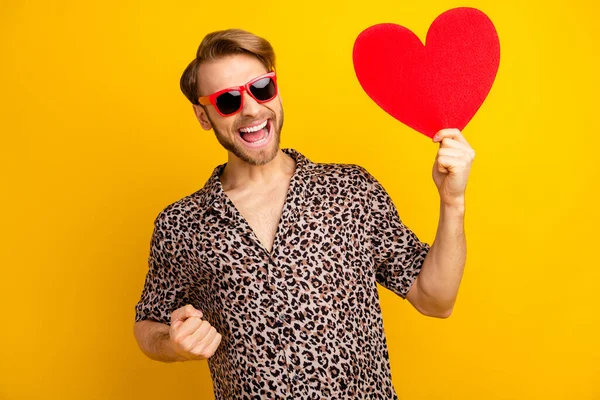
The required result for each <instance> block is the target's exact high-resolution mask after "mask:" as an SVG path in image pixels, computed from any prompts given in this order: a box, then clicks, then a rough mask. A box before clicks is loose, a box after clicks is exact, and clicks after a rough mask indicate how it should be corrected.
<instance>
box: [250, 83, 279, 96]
mask: <svg viewBox="0 0 600 400" xmlns="http://www.w3.org/2000/svg"><path fill="white" fill-rule="evenodd" d="M250 91H251V92H252V95H253V96H254V97H255V98H256V99H257V100H259V101H268V100H271V99H272V98H273V97H275V94H276V93H277V88H276V86H275V81H273V79H271V78H263V79H260V80H258V81H256V82H254V83H253V84H252V85H251V86H250Z"/></svg>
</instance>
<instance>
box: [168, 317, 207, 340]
mask: <svg viewBox="0 0 600 400" xmlns="http://www.w3.org/2000/svg"><path fill="white" fill-rule="evenodd" d="M203 323H207V324H208V322H207V321H202V320H201V319H200V318H198V317H190V318H188V319H186V320H185V322H183V323H181V324H180V325H179V326H178V327H177V328H175V329H174V330H173V336H174V337H175V338H177V339H180V340H183V339H185V338H187V337H188V336H191V335H192V334H193V333H194V332H196V331H197V330H198V328H200V326H201V325H202V324H203Z"/></svg>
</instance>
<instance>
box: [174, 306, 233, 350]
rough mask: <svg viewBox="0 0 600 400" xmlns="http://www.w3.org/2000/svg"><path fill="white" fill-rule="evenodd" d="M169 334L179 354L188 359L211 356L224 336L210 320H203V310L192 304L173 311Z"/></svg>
mask: <svg viewBox="0 0 600 400" xmlns="http://www.w3.org/2000/svg"><path fill="white" fill-rule="evenodd" d="M169 336H170V340H171V342H172V344H173V348H174V349H175V351H176V352H177V354H179V355H180V356H182V357H184V358H185V359H186V360H204V359H206V358H210V357H211V356H212V355H213V354H214V353H215V351H216V350H217V347H219V344H220V343H221V338H222V336H221V334H220V333H218V332H217V330H216V329H215V328H214V327H213V326H212V325H211V324H210V323H209V322H208V321H203V320H202V311H200V310H196V309H195V308H194V307H193V306H192V305H190V304H188V305H186V306H183V307H181V308H178V309H177V310H175V311H173V312H172V313H171V328H170V330H169Z"/></svg>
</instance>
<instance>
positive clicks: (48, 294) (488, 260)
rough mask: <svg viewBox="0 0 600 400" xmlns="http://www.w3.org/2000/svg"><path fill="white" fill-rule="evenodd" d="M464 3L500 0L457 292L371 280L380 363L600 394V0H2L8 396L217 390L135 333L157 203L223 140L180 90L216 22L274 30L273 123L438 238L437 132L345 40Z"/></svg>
mask: <svg viewBox="0 0 600 400" xmlns="http://www.w3.org/2000/svg"><path fill="white" fill-rule="evenodd" d="M225 3H228V2H225ZM457 6H472V7H476V8H479V9H481V10H482V11H484V12H486V13H487V14H488V15H489V16H490V18H491V19H492V21H493V22H494V23H495V25H496V28H497V30H498V32H499V35H500V39H501V49H502V57H501V64H500V70H499V73H498V77H497V80H496V82H495V84H494V87H493V88H492V91H491V93H490V96H489V97H488V99H487V100H486V102H485V103H484V104H483V106H482V108H481V109H480V112H479V113H478V114H477V115H476V116H475V118H474V119H473V121H472V122H471V124H469V126H467V128H465V130H464V134H465V136H466V137H467V139H468V140H469V141H470V143H471V145H472V146H473V148H474V149H475V150H476V152H477V157H476V159H475V162H474V164H473V168H472V173H471V178H470V181H469V186H468V190H467V217H466V231H467V242H468V262H467V268H466V272H465V276H464V279H463V282H462V286H461V289H460V292H459V298H458V301H457V304H456V307H455V310H454V313H453V315H452V316H451V317H450V318H449V319H447V320H438V319H432V318H426V317H423V316H422V315H420V314H418V312H417V311H416V310H414V309H412V308H411V307H410V304H409V303H408V302H403V301H402V300H401V299H400V298H399V297H397V296H395V295H394V294H392V293H391V292H389V291H387V290H385V289H383V288H381V290H380V293H381V301H382V307H383V314H384V321H385V325H386V332H387V335H388V340H389V348H390V358H391V365H392V374H393V380H394V385H395V387H396V390H397V392H398V395H399V396H400V398H401V399H404V400H424V399H428V400H429V399H457V400H458V399H461V400H462V399H488V400H496V399H498V400H499V399H523V400H530V399H545V400H550V399H578V400H581V399H600V367H599V364H600V349H599V347H600V345H599V343H600V329H599V328H600V313H599V312H598V308H599V306H600V300H599V299H598V294H599V292H600V290H599V289H600V287H599V282H600V272H598V270H599V268H600V267H599V264H600V263H598V244H597V241H598V224H599V223H600V215H599V212H598V205H599V201H598V198H597V196H598V184H599V183H600V180H599V179H598V172H597V171H598V160H599V159H600V156H599V150H598V127H597V119H598V115H599V114H598V111H597V106H598V91H599V89H600V88H599V85H598V78H597V73H598V71H600V63H599V60H598V50H599V49H598V40H599V39H600V31H599V28H598V26H599V24H598V22H597V20H598V18H600V12H599V6H598V3H597V2H593V1H576V0H570V1H566V0H565V1H530V2H523V1H521V0H511V1H502V2H500V1H492V0H487V1H484V0H481V1H468V2H456V1H445V0H438V1H387V2H383V1H377V0H371V1H355V2H341V1H338V2H327V1H323V0H319V1H313V0H311V1H303V2H286V3H284V2H282V1H262V2H232V4H230V5H227V6H224V5H223V4H222V3H221V2H215V1H186V2H177V1H166V2H165V1H124V0H122V1H115V0H105V1H92V2H87V1H86V2H84V1H63V2H51V1H27V2H25V1H16V0H12V1H11V0H9V1H6V0H4V1H3V2H2V3H1V5H0V12H1V16H0V41H1V49H2V51H1V60H2V61H1V63H0V72H1V73H0V87H1V93H2V95H1V97H0V113H1V114H0V115H1V125H0V131H1V132H2V145H1V146H0V151H1V157H0V163H1V171H2V172H1V173H2V176H1V182H2V238H1V243H2V248H1V252H2V253H1V254H0V256H1V260H2V278H1V279H0V299H1V301H2V304H1V305H2V310H3V318H2V320H3V323H2V328H1V329H0V348H1V349H2V350H0V353H1V354H0V398H2V399H163V398H165V396H169V397H168V398H172V399H179V398H182V399H183V398H185V399H211V398H212V387H211V380H210V376H209V371H208V368H207V364H206V362H195V363H178V364H161V363H157V362H153V361H150V360H149V359H147V358H145V356H143V354H142V353H141V352H140V351H139V349H138V348H137V345H136V342H135V341H134V337H133V333H132V326H133V320H134V305H135V303H136V302H137V300H138V299H139V295H140V293H141V289H142V285H143V279H144V276H145V274H146V269H147V265H146V259H147V256H148V251H149V240H150V235H151V232H152V222H153V219H154V217H155V216H156V215H157V214H158V212H159V211H160V210H161V209H162V208H163V207H164V206H166V205H167V204H169V203H171V202H174V201H176V200H178V199H179V198H181V197H183V196H185V195H187V194H190V193H192V192H193V191H195V190H197V189H199V188H200V187H201V186H202V185H203V184H204V182H205V181H206V179H207V178H208V175H209V174H210V172H212V169H213V168H214V166H216V165H217V164H219V163H222V162H225V160H226V153H225V152H224V151H223V150H221V148H220V146H219V144H218V143H217V141H216V139H215V138H214V135H213V134H212V132H205V131H203V130H201V128H200V126H199V124H198V123H197V121H196V120H195V118H194V116H193V113H192V108H191V105H190V104H189V103H188V102H187V100H186V99H185V98H184V96H183V95H182V94H181V93H180V91H179V77H180V74H181V72H182V71H183V69H184V68H185V66H186V65H187V63H188V62H189V61H191V60H192V58H193V57H194V54H195V50H196V48H197V46H198V44H199V42H200V40H201V39H202V37H203V36H204V35H205V34H206V33H208V32H210V31H213V30H217V29H224V28H229V27H240V28H244V29H247V30H250V31H252V32H254V33H257V34H259V35H261V36H264V37H266V38H267V39H269V40H270V41H271V43H272V44H273V46H274V47H275V50H276V52H277V56H278V64H277V66H278V72H279V81H280V85H281V91H282V96H283V101H284V107H285V126H284V130H283V136H282V146H284V147H293V148H296V149H298V150H299V151H301V152H303V153H304V154H305V155H306V156H308V157H309V158H310V159H311V160H313V161H318V162H347V163H357V164H360V165H362V166H364V167H366V168H367V169H368V170H369V171H370V172H371V173H372V174H373V175H375V176H376V177H377V178H378V179H379V180H380V181H381V182H382V183H383V184H384V186H385V187H386V189H387V190H388V191H389V192H390V194H391V195H392V197H393V199H394V201H395V203H396V205H397V207H398V209H399V210H400V214H401V217H402V219H403V220H404V222H405V223H406V224H407V225H408V226H409V227H410V228H411V229H413V230H414V231H415V232H416V233H417V234H418V235H419V237H420V238H421V239H422V240H425V241H428V242H430V243H431V242H432V241H433V238H434V234H435V230H436V226H437V218H438V195H437V192H436V189H435V187H434V184H433V181H432V179H431V166H432V164H433V161H434V157H435V153H436V151H437V145H436V144H433V143H432V142H431V141H430V140H429V139H428V138H426V137H425V136H423V135H420V134H417V133H415V132H413V131H411V130H410V129H409V128H407V127H405V126H404V125H402V124H400V123H399V122H397V121H396V120H394V119H393V118H391V117H390V116H388V115H387V114H385V113H384V112H383V111H382V110H380V109H379V108H378V107H377V106H376V105H375V104H374V103H373V102H372V101H371V100H370V99H369V98H368V97H367V95H366V94H365V93H364V92H363V91H362V89H361V87H360V85H359V83H358V81H357V80H356V77H355V75H354V70H353V66H352V57H351V54H352V46H353V43H354V39H355V38H356V36H357V35H358V34H359V33H360V32H361V31H362V30H363V29H365V28H367V27H368V26H371V25H373V24H376V23H381V22H395V23H399V24H401V25H404V26H407V27H409V28H410V29H412V30H413V31H414V32H415V33H416V34H417V35H418V36H419V37H420V38H421V39H424V38H425V35H426V32H427V28H428V27H429V25H430V24H431V22H432V21H433V20H434V19H435V17H436V16H438V15H439V14H440V13H442V12H443V11H445V10H447V9H450V8H453V7H457ZM308 88H314V90H307V89H308ZM320 91H328V92H332V93H334V94H335V96H334V97H335V99H336V101H335V102H324V101H320V99H319V97H318V96H315V94H316V93H319V92H320ZM331 97H332V96H327V98H329V99H330V98H331Z"/></svg>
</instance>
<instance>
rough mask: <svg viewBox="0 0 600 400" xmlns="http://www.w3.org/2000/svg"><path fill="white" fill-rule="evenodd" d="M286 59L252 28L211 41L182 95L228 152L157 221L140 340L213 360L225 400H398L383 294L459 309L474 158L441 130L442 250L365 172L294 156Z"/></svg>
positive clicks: (441, 309)
mask: <svg viewBox="0 0 600 400" xmlns="http://www.w3.org/2000/svg"><path fill="white" fill-rule="evenodd" d="M274 67H275V55H274V52H273V49H272V48H271V45H270V44H269V43H268V42H267V41H266V40H264V39H262V38H259V37H256V36H254V35H252V34H251V33H248V32H245V31H241V30H227V31H219V32H214V33H212V34H209V35H207V36H206V37H205V38H204V40H203V41H202V43H201V44H200V47H199V49H198V52H197V57H196V59H195V60H194V61H192V63H190V65H189V66H188V67H187V69H186V70H185V72H184V74H183V76H182V78H181V88H182V91H183V93H184V94H185V95H186V97H187V98H188V99H189V100H190V101H191V102H192V104H193V108H194V112H195V114H196V117H197V119H198V121H199V122H200V125H201V126H202V127H203V128H204V129H206V130H210V129H212V130H213V131H214V133H215V135H216V137H217V139H218V141H219V142H220V143H221V145H222V146H223V147H224V148H225V149H226V150H227V151H228V162H227V163H226V164H223V165H220V166H217V167H216V168H215V170H214V172H213V174H212V176H211V177H210V178H209V179H208V181H207V182H206V184H205V186H204V187H203V188H202V189H201V190H199V191H197V192H196V193H193V194H191V195H189V196H187V197H185V198H183V199H181V200H179V201H177V202H175V203H174V204H171V205H169V206H168V207H166V208H165V209H164V210H163V211H162V212H161V213H160V214H159V215H158V217H157V218H156V220H155V228H154V233H153V236H152V243H151V252H150V257H149V270H148V274H147V276H146V281H145V285H144V289H143V293H142V296H141V299H140V301H139V303H138V304H137V305H136V323H135V329H134V332H135V336H136V338H137V340H138V343H139V346H140V348H141V350H142V351H143V352H144V353H145V354H146V355H147V356H148V357H150V358H152V359H154V360H159V361H164V362H172V361H187V360H202V359H208V365H209V368H210V372H211V376H212V379H213V387H214V392H215V397H216V398H217V399H234V398H235V399H237V398H273V399H274V398H292V399H293V398H301V399H321V398H353V399H354V398H356V399H360V398H376V399H389V398H396V393H395V392H394V388H393V386H392V382H391V375H390V365H389V358H388V352H387V344H386V337H385V333H384V329H383V322H382V318H381V309H380V306H379V298H378V294H377V285H376V283H380V284H381V285H383V286H384V287H386V288H388V289H390V290H392V291H393V292H395V293H397V294H398V295H399V296H400V297H402V298H406V299H408V300H409V302H410V303H411V304H412V305H413V306H414V307H415V308H416V309H417V310H418V311H420V312H421V313H422V314H424V315H428V316H431V317H438V318H446V317H448V316H449V315H450V313H451V311H452V308H453V305H454V302H455V299H456V296H457V292H458V287H459V284H460V280H461V277H462V273H463V269H464V264H465V254H466V246H465V237H464V230H463V220H464V207H465V200H464V199H465V188H466V183H467V177H468V174H469V169H470V166H471V162H472V160H473V157H474V152H473V150H472V149H471V147H470V146H469V145H468V143H467V142H466V141H465V139H464V138H463V136H462V135H461V133H460V132H459V131H457V130H454V129H447V130H443V131H440V132H439V133H438V134H437V135H436V137H434V141H435V142H438V143H440V149H439V151H438V154H437V157H436V160H435V163H434V167H433V179H434V182H435V184H436V185H437V187H438V190H439V193H440V200H441V202H440V222H439V226H438V230H437V234H436V238H435V241H434V244H433V245H431V246H429V245H428V244H426V243H423V242H421V241H419V239H418V238H417V237H416V236H415V234H414V233H413V232H411V231H410V230H409V229H408V228H407V227H406V226H405V225H403V223H402V222H401V220H400V218H399V216H398V213H397V211H396V208H395V207H394V204H393V203H392V200H391V199H390V197H389V196H388V194H387V193H386V191H385V190H384V189H383V187H382V186H381V185H380V184H379V182H378V181H377V180H376V179H375V178H374V177H373V176H371V175H370V174H369V173H368V172H367V171H366V170H365V169H363V168H361V167H359V166H356V165H348V164H319V163H313V162H311V161H310V160H309V159H307V158H306V157H304V156H303V155H302V154H300V153H299V152H297V151H295V150H293V149H280V148H279V138H280V133H281V129H282V126H283V108H282V103H281V99H280V97H279V91H278V89H277V78H276V75H275V72H274Z"/></svg>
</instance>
